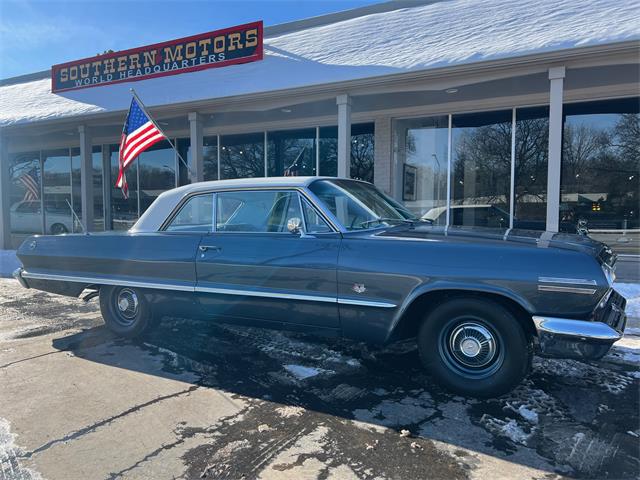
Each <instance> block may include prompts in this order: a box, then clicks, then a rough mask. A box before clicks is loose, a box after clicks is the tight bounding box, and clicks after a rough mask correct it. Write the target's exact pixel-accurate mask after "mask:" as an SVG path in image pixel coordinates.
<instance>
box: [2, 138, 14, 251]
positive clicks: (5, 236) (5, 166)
mask: <svg viewBox="0 0 640 480" xmlns="http://www.w3.org/2000/svg"><path fill="white" fill-rule="evenodd" d="M7 150H8V149H7V139H6V137H4V136H0V250H8V249H10V248H12V245H11V215H9V208H10V205H9V200H10V199H9V188H10V186H11V181H10V180H9V155H8V153H7Z"/></svg>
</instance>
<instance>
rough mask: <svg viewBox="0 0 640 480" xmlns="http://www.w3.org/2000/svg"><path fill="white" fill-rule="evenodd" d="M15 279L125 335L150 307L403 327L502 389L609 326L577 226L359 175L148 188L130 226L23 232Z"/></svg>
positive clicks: (604, 343) (316, 325) (381, 332)
mask: <svg viewBox="0 0 640 480" xmlns="http://www.w3.org/2000/svg"><path fill="white" fill-rule="evenodd" d="M18 258H19V259H20V261H21V262H22V267H21V268H20V269H18V270H17V271H16V272H15V276H16V278H17V279H18V280H19V281H20V282H21V284H22V285H23V286H24V287H27V288H35V289H39V290H44V291H47V292H52V293H57V294H61V295H70V296H80V295H81V294H82V293H83V292H85V291H88V292H89V293H87V294H86V296H85V298H86V299H89V298H92V297H93V296H99V300H100V308H101V312H102V315H103V318H104V321H105V323H106V325H107V326H108V327H109V328H110V329H111V330H112V331H114V332H115V333H116V334H118V335H121V336H124V337H127V338H132V337H136V336H139V335H142V334H143V333H144V332H145V331H146V330H147V329H149V328H151V327H153V326H154V325H156V324H157V323H158V321H159V319H160V318H161V317H162V316H181V317H198V318H204V319H207V320H209V321H212V322H221V323H231V324H241V325H252V326H260V327H267V328H274V329H290V330H297V331H304V332H309V333H322V334H324V335H334V336H342V337H346V338H349V339H354V340H356V341H365V342H372V343H377V344H385V343H389V342H393V341H396V340H400V339H415V341H416V342H417V346H418V350H419V354H420V359H421V362H422V363H423V364H424V366H425V367H426V369H427V370H428V371H429V372H430V373H431V375H432V377H433V378H434V379H435V380H436V381H438V382H439V383H441V384H443V385H444V386H445V387H447V388H449V389H451V390H452V391H455V392H458V393H461V394H464V395H471V396H478V397H487V396H495V395H499V394H502V393H505V392H507V391H509V390H510V389H512V388H513V387H514V386H515V385H517V384H518V383H519V382H520V381H521V380H522V379H523V378H524V377H525V376H526V375H527V373H528V372H529V370H530V368H531V361H532V355H533V354H534V352H537V353H538V354H540V355H545V356H550V357H561V358H577V359H590V360H594V359H599V358H600V357H602V356H603V355H605V354H606V353H607V351H608V350H609V349H610V347H611V345H612V344H613V343H614V342H615V341H617V340H618V339H620V338H621V336H622V332H623V330H624V326H625V322H626V316H625V313H624V309H625V300H624V298H623V297H622V296H621V295H619V294H618V293H617V292H616V291H615V290H614V289H613V288H612V283H613V279H614V268H615V261H616V258H615V256H614V255H613V254H612V252H611V250H610V249H609V248H608V247H607V246H606V245H604V244H602V243H600V242H597V241H594V240H592V239H590V238H588V237H585V236H578V235H569V234H558V233H550V232H535V231H525V230H509V231H506V230H505V229H488V228H463V227H449V228H448V229H444V228H443V227H440V226H437V225H434V224H433V223H432V222H431V221H428V220H425V219H421V218H416V217H414V216H413V215H412V213H411V212H409V211H408V210H407V209H405V208H404V207H403V206H402V205H400V204H399V203H398V202H396V201H395V200H393V199H391V198H389V197H388V196H386V195H385V194H384V193H382V192H381V191H380V190H378V189H377V188H376V187H374V186H373V185H371V184H369V183H366V182H362V181H357V180H349V179H337V178H326V177H282V178H263V179H237V180H224V181H215V182H204V183H196V184H191V185H187V186H184V187H180V188H177V189H174V190H171V191H168V192H165V193H163V194H161V195H160V196H159V197H158V198H157V200H156V201H155V202H154V203H153V204H152V206H151V207H150V208H149V209H148V210H147V211H146V212H145V213H144V215H143V216H142V217H141V218H140V219H139V220H138V222H137V223H136V224H135V225H134V226H133V227H132V228H131V229H130V230H129V231H128V232H105V233H100V234H89V235H80V234H76V235H62V236H56V237H53V236H38V235H36V236H32V237H30V238H28V239H26V240H25V242H24V243H23V244H22V245H21V247H20V248H19V250H18Z"/></svg>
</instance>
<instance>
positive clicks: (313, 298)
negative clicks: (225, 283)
mask: <svg viewBox="0 0 640 480" xmlns="http://www.w3.org/2000/svg"><path fill="white" fill-rule="evenodd" d="M19 270H21V269H19ZM14 275H15V272H14ZM21 277H24V278H33V279H37V280H55V281H60V282H75V283H87V284H94V283H97V284H101V285H116V286H119V287H138V288H151V289H156V290H175V291H183V292H198V293H216V294H221V295H237V296H244V297H262V298H282V299H287V300H300V301H305V302H323V303H339V304H342V305H359V306H364V307H378V308H395V307H396V305H395V304H393V303H387V302H374V301H368V300H351V299H347V298H337V297H324V296H320V295H300V294H294V293H281V292H270V291H256V290H239V289H234V288H217V287H199V286H188V285H179V284H175V283H171V284H169V283H155V282H143V281H135V280H133V281H131V280H121V279H111V278H101V277H82V276H73V275H57V274H52V273H28V272H21ZM16 278H17V277H16ZM22 281H23V282H24V279H23V280H22ZM20 283H22V282H20ZM23 286H24V285H23ZM26 288H29V287H26Z"/></svg>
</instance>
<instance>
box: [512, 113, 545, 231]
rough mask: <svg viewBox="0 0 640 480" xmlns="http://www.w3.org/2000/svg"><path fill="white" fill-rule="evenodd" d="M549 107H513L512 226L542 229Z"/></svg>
mask: <svg viewBox="0 0 640 480" xmlns="http://www.w3.org/2000/svg"><path fill="white" fill-rule="evenodd" d="M548 164H549V107H534V108H518V109H516V145H515V183H514V187H515V188H514V200H515V201H514V203H515V210H514V217H515V218H514V220H513V226H514V228H524V229H529V230H545V229H546V226H547V225H546V221H547V168H548Z"/></svg>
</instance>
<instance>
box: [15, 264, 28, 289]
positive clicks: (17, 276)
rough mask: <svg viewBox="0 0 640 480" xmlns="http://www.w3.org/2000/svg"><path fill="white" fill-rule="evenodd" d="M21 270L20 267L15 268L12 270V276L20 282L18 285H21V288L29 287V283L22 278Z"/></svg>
mask: <svg viewBox="0 0 640 480" xmlns="http://www.w3.org/2000/svg"><path fill="white" fill-rule="evenodd" d="M22 271H23V270H22V267H20V268H16V269H15V270H14V271H13V278H15V279H16V280H18V282H20V285H22V287H23V288H29V285H27V282H26V281H25V279H24V278H22Z"/></svg>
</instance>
